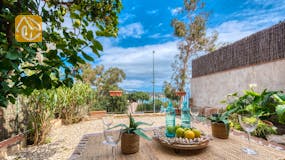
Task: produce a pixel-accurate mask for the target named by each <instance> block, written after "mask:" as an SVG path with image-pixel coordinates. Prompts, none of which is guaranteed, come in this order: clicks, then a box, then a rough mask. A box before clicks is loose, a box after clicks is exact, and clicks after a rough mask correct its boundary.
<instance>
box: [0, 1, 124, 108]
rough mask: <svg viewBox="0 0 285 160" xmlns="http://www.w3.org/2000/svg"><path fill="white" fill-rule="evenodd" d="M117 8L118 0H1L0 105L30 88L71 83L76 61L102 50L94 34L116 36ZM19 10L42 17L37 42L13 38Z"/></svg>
mask: <svg viewBox="0 0 285 160" xmlns="http://www.w3.org/2000/svg"><path fill="white" fill-rule="evenodd" d="M39 8H40V9H39ZM121 8H122V2H121V1H120V0H108V1H107V0H84V1H77V0H71V1H59V0H42V1H39V0H21V1H15V0H4V1H3V0H0V15H1V18H0V46H1V47H0V68H1V70H0V75H1V77H0V81H1V85H0V106H1V107H6V106H7V105H8V102H11V103H15V100H16V97H17V96H18V95H19V94H26V95H29V94H31V93H32V91H33V90H35V89H37V90H40V89H51V88H53V87H55V88H57V87H59V86H61V85H66V86H69V87H70V86H71V85H72V84H73V82H74V78H75V77H76V78H80V77H81V76H80V75H81V71H80V70H78V69H77V67H78V65H79V64H85V63H86V62H88V61H90V62H91V61H94V58H93V57H94V55H95V56H96V55H97V56H100V52H101V51H103V46H102V45H101V43H100V42H99V41H98V39H99V37H102V36H104V37H110V36H112V37H116V36H117V33H118V30H119V29H118V24H119V21H118V14H119V13H120V11H121ZM19 14H33V15H39V16H41V17H42V23H43V26H45V27H44V30H43V33H42V38H43V39H42V42H37V43H20V42H17V41H16V40H15V38H14V37H15V36H14V35H15V17H16V16H18V15H19ZM64 22H71V23H72V24H71V25H68V26H67V25H64V24H65V23H64ZM68 24H69V23H68ZM90 26H94V28H96V29H94V28H93V27H90ZM89 50H92V52H93V53H94V55H91V54H89V53H90V52H89ZM60 71H63V72H61V73H60Z"/></svg>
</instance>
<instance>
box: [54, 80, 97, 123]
mask: <svg viewBox="0 0 285 160" xmlns="http://www.w3.org/2000/svg"><path fill="white" fill-rule="evenodd" d="M56 92H57V94H58V103H57V108H56V110H57V114H59V117H60V118H62V120H63V123H64V124H71V123H77V122H79V121H80V120H81V119H82V118H83V117H84V116H85V115H87V112H88V108H89V106H90V105H92V101H93V100H92V99H93V92H94V91H93V90H92V88H91V87H90V86H89V85H88V84H83V83H76V84H75V85H74V86H73V87H72V88H67V87H60V88H58V89H56Z"/></svg>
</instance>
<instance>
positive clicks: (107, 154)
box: [70, 126, 285, 160]
mask: <svg viewBox="0 0 285 160" xmlns="http://www.w3.org/2000/svg"><path fill="white" fill-rule="evenodd" d="M203 127H204V126H201V128H203ZM147 134H148V135H150V136H151V135H152V131H148V132H147ZM103 140H104V137H103V134H102V133H97V134H90V135H86V136H85V137H84V138H83V142H82V144H80V145H79V146H80V147H79V148H77V149H76V150H75V151H74V154H73V155H72V156H71V157H70V159H78V160H97V159H98V160H102V159H104V160H105V159H106V160H112V151H111V146H107V145H104V144H102V141H103ZM140 142H141V143H140V151H139V152H138V153H136V154H131V155H123V154H122V153H121V150H120V144H119V146H118V149H117V157H116V159H118V160H160V159H162V160H172V159H173V160H188V159H189V160H190V159H191V160H205V159H207V160H223V159H225V160H231V159H232V160H260V159H262V160H273V159H276V160H279V159H280V160H281V159H285V151H284V150H283V151H281V150H276V149H274V148H271V147H268V146H263V145H260V144H258V143H255V142H252V143H251V145H250V146H251V148H253V149H255V150H256V151H257V152H258V154H257V155H247V154H245V153H244V152H243V151H241V148H242V146H247V145H248V142H247V139H246V138H244V137H242V136H239V135H234V134H232V133H231V134H230V137H229V139H218V138H214V139H213V140H212V141H210V143H209V146H208V147H207V148H206V149H203V150H197V151H180V153H175V152H174V150H172V149H169V148H166V147H163V146H161V145H160V144H158V143H157V142H156V141H154V140H153V141H147V140H144V139H143V138H141V139H140ZM84 143H85V145H84Z"/></svg>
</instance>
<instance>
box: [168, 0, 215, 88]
mask: <svg viewBox="0 0 285 160" xmlns="http://www.w3.org/2000/svg"><path fill="white" fill-rule="evenodd" d="M204 6H205V3H204V2H202V1H201V0H184V6H183V9H182V10H181V12H180V15H182V16H180V17H183V18H182V20H178V19H173V20H172V23H171V25H172V27H173V28H174V34H175V35H176V36H177V37H179V38H181V41H180V42H179V44H178V46H179V47H178V49H179V50H180V53H179V54H178V55H177V56H176V57H175V62H174V63H173V64H172V68H173V71H174V72H173V76H172V78H173V80H174V82H175V85H176V87H177V90H179V91H184V89H185V85H186V83H188V82H189V81H188V79H189V75H191V73H190V70H189V68H190V67H189V66H191V65H190V63H191V61H190V58H191V56H192V55H194V54H197V53H199V52H211V51H213V50H215V41H216V39H217V36H218V35H217V33H216V32H214V33H213V34H212V35H211V36H207V34H206V22H207V19H208V15H209V14H208V13H207V12H205V11H204V10H203V9H204ZM184 17H187V19H186V20H185V19H184Z"/></svg>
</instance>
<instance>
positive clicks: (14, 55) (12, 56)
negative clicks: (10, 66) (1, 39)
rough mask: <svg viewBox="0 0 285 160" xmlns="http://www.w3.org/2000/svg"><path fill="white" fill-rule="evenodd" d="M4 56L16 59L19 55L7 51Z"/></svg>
mask: <svg viewBox="0 0 285 160" xmlns="http://www.w3.org/2000/svg"><path fill="white" fill-rule="evenodd" d="M5 57H6V58H8V59H10V60H16V59H18V58H19V55H18V53H16V52H8V53H7V54H6V56H5Z"/></svg>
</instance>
